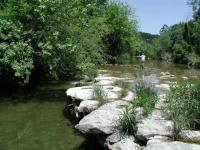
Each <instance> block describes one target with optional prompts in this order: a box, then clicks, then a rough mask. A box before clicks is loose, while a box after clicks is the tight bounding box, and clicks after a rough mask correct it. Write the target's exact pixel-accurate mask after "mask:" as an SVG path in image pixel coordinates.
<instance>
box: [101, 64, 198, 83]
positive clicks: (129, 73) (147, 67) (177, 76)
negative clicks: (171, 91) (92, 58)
mask: <svg viewBox="0 0 200 150" xmlns="http://www.w3.org/2000/svg"><path fill="white" fill-rule="evenodd" d="M102 69H104V70H107V72H103V74H104V75H108V76H116V77H128V78H133V77H134V78H135V79H137V78H144V79H148V80H158V81H159V82H160V83H169V82H183V81H196V80H199V79H200V78H199V77H200V69H188V68H187V66H186V65H177V64H169V63H165V62H159V61H148V60H147V61H146V62H145V64H144V69H141V67H140V62H139V61H135V62H134V63H133V65H105V66H104V67H103V68H102ZM161 72H169V73H170V75H174V77H169V78H167V77H166V78H162V77H161V76H162V75H161V74H162V73H161ZM184 77H187V78H188V79H187V80H185V79H184Z"/></svg>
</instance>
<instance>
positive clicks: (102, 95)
mask: <svg viewBox="0 0 200 150" xmlns="http://www.w3.org/2000/svg"><path fill="white" fill-rule="evenodd" d="M93 97H94V99H96V100H98V101H99V102H100V105H103V104H105V102H106V97H107V94H106V92H105V91H104V90H103V86H101V85H94V86H93Z"/></svg>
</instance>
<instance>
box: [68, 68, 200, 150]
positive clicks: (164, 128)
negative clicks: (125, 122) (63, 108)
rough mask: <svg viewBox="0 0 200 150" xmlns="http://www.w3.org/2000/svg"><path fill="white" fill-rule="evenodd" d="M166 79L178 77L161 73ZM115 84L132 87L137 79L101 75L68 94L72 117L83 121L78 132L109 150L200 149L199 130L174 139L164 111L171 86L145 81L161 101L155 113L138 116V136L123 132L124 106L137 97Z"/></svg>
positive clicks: (171, 124)
mask: <svg viewBox="0 0 200 150" xmlns="http://www.w3.org/2000/svg"><path fill="white" fill-rule="evenodd" d="M105 72H106V71H105ZM167 77H169V78H175V76H173V75H170V73H161V76H160V78H167ZM143 80H145V79H143ZM116 81H124V82H128V83H130V84H133V83H134V82H135V79H134V78H117V77H112V76H108V75H106V74H104V75H102V74H100V75H99V76H98V77H97V78H95V81H94V82H93V83H92V85H91V83H90V84H89V85H87V86H82V87H74V88H70V89H68V90H67V91H66V95H67V97H68V101H70V104H71V105H73V107H72V108H73V109H72V110H73V111H72V115H74V116H75V117H76V118H79V120H80V121H79V123H78V124H77V125H76V126H75V128H76V129H77V130H78V131H80V132H81V133H82V134H85V135H92V136H94V137H96V138H97V140H98V142H99V143H100V144H102V145H104V146H105V148H107V149H110V150H142V149H144V150H200V145H199V144H200V131H189V130H187V131H182V132H181V133H180V137H181V138H180V139H182V141H173V140H172V137H173V134H174V133H173V122H172V121H170V120H167V119H166V117H165V115H164V114H163V112H162V107H164V104H165V97H166V93H167V92H168V91H169V90H170V86H169V84H159V82H154V81H151V80H148V81H146V82H152V83H153V84H154V86H155V88H156V89H157V91H158V98H159V100H158V102H157V103H156V105H155V109H154V111H153V112H152V113H151V114H149V115H148V116H147V117H142V119H141V117H139V118H140V119H138V121H137V122H138V123H137V132H136V135H135V136H133V135H126V134H124V133H122V132H121V130H120V122H119V119H120V117H121V116H122V114H123V110H124V107H125V106H129V105H130V102H131V101H132V100H133V99H134V97H135V96H136V95H135V93H133V91H128V92H127V93H126V95H124V94H123V89H122V88H120V87H118V86H115V83H116ZM96 85H98V86H101V87H102V89H101V90H102V91H103V92H104V93H106V94H105V95H104V99H105V101H104V102H103V103H102V102H100V101H99V100H98V98H97V97H95V95H94V87H95V86H96ZM142 111H143V110H142V108H137V115H138V116H141V115H142V114H143V112H142ZM184 141H186V142H187V143H186V142H184ZM192 143H198V144H192Z"/></svg>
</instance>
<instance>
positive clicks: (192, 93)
mask: <svg viewBox="0 0 200 150" xmlns="http://www.w3.org/2000/svg"><path fill="white" fill-rule="evenodd" d="M166 100H167V101H166V102H167V104H166V106H164V108H163V109H164V112H165V113H166V114H167V116H168V117H169V119H171V120H172V121H173V123H174V137H175V138H177V136H178V134H179V132H180V131H181V130H182V129H200V84H199V83H198V84H197V85H192V84H191V83H182V84H178V85H174V86H172V87H171V91H170V92H169V93H168V95H167V98H166Z"/></svg>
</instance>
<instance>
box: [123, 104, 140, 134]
mask: <svg viewBox="0 0 200 150" xmlns="http://www.w3.org/2000/svg"><path fill="white" fill-rule="evenodd" d="M119 122H120V125H121V126H120V129H121V131H122V132H124V133H125V134H131V135H135V133H136V131H137V125H136V124H137V120H136V113H135V110H134V109H132V108H131V107H128V106H127V107H125V109H124V110H123V115H122V116H121V117H120V119H119Z"/></svg>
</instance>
